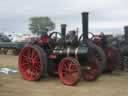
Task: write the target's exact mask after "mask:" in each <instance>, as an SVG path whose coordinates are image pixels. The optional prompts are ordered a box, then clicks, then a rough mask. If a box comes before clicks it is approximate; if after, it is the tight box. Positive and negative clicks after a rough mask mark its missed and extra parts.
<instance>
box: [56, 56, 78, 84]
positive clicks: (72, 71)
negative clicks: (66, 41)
mask: <svg viewBox="0 0 128 96" xmlns="http://www.w3.org/2000/svg"><path fill="white" fill-rule="evenodd" d="M58 72H59V77H60V79H61V80H62V81H63V83H64V84H65V85H74V84H75V83H76V81H77V80H78V78H79V65H78V64H77V62H73V61H71V60H70V59H68V58H66V59H64V60H62V61H61V63H60V65H59V70H58Z"/></svg>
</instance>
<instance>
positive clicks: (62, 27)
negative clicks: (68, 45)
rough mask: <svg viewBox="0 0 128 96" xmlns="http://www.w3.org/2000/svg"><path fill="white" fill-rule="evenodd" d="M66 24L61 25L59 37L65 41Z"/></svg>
mask: <svg viewBox="0 0 128 96" xmlns="http://www.w3.org/2000/svg"><path fill="white" fill-rule="evenodd" d="M66 26H67V25H66V24H61V35H62V39H63V40H64V41H65V34H66Z"/></svg>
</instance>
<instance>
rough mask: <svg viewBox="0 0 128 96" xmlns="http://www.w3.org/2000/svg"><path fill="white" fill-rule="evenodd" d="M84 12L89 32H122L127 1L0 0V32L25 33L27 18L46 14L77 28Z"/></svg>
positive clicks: (127, 16) (127, 17) (126, 22)
mask: <svg viewBox="0 0 128 96" xmlns="http://www.w3.org/2000/svg"><path fill="white" fill-rule="evenodd" d="M83 11H88V12H89V13H90V14H89V31H91V32H101V31H102V32H114V33H119V32H120V33H123V27H124V25H128V0H0V31H8V32H23V33H27V32H29V30H28V24H29V18H30V17H32V16H49V17H51V19H52V20H53V21H54V22H55V23H56V25H57V26H56V30H57V31H58V30H59V26H58V25H59V24H61V23H66V24H68V29H75V28H76V27H79V28H81V12H83Z"/></svg>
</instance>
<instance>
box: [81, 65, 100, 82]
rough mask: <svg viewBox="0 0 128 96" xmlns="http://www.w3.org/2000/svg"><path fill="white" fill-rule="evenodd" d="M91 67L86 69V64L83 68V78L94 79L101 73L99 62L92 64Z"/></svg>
mask: <svg viewBox="0 0 128 96" xmlns="http://www.w3.org/2000/svg"><path fill="white" fill-rule="evenodd" d="M89 67H90V69H86V66H85V68H84V67H83V68H82V75H83V79H84V80H87V81H93V80H95V79H96V78H97V77H98V76H99V75H100V74H101V71H100V69H99V66H98V65H97V64H91V65H90V66H89Z"/></svg>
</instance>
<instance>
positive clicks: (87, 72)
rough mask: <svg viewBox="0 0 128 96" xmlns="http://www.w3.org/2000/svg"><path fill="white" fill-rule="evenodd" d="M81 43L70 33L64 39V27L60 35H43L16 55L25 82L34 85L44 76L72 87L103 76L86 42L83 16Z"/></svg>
mask: <svg viewBox="0 0 128 96" xmlns="http://www.w3.org/2000/svg"><path fill="white" fill-rule="evenodd" d="M82 22H83V23H82V24H83V32H82V33H83V40H82V43H80V42H79V40H78V35H77V34H76V33H75V32H71V33H69V34H67V35H66V25H65V24H62V25H61V32H52V33H50V34H49V35H47V34H44V35H43V36H41V38H40V39H39V40H37V41H35V42H33V43H31V44H28V45H26V46H25V47H24V48H23V49H22V50H21V52H20V55H19V70H20V73H21V75H22V77H23V78H24V79H26V80H30V81H36V80H39V79H41V77H42V76H44V77H45V75H53V74H57V75H58V76H59V78H60V80H61V81H62V82H63V83H64V84H65V85H75V84H77V82H78V81H79V80H80V78H81V77H83V79H84V80H87V81H93V80H96V79H97V78H98V77H99V76H100V74H101V73H102V69H101V66H102V65H101V63H100V60H99V59H98V58H97V56H96V53H95V52H94V49H93V48H92V47H91V46H89V44H88V43H87V40H88V13H87V12H84V13H82Z"/></svg>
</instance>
